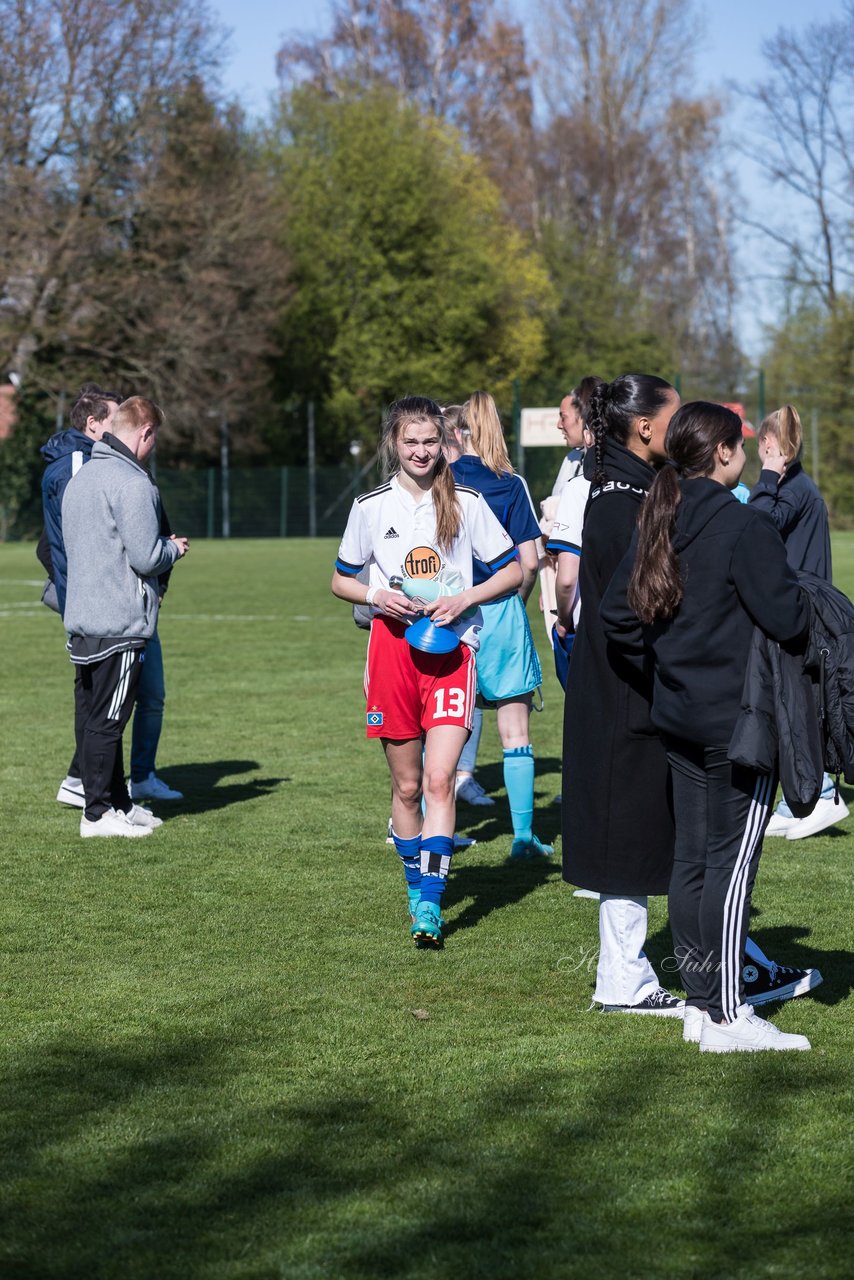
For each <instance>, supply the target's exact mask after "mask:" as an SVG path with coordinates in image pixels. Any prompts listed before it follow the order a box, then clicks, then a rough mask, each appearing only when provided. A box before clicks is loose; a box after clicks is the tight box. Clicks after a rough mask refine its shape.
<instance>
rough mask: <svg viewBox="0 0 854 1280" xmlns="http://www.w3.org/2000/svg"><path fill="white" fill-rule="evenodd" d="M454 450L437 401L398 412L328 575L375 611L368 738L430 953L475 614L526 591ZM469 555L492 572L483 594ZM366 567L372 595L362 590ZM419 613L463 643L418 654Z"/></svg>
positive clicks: (468, 707) (337, 589) (447, 850)
mask: <svg viewBox="0 0 854 1280" xmlns="http://www.w3.org/2000/svg"><path fill="white" fill-rule="evenodd" d="M447 443H448V438H447V427H446V425H445V421H444V419H443V417H442V411H441V409H440V408H439V406H438V405H437V404H436V403H435V402H434V401H433V400H430V399H428V398H426V397H424V396H407V397H405V398H404V399H402V400H398V401H396V402H395V403H394V404H393V405H391V406H390V408H389V409H388V412H387V413H386V417H385V421H384V424H383V433H382V440H381V444H380V453H381V455H382V458H383V462H384V465H385V470H386V473H387V474H389V473H392V472H394V474H392V475H391V479H390V480H389V481H387V483H385V484H383V485H380V486H379V488H377V489H374V490H373V491H372V492H371V493H366V494H362V495H361V497H359V498H357V499H356V501H355V502H354V503H353V507H352V509H351V511H350V517H349V519H348V521H347V528H346V530H345V531H344V537H343V538H342V540H341V545H340V548H339V551H338V558H337V560H336V563H335V572H334V574H333V576H332V591H333V593H334V594H335V595H336V596H339V597H340V598H341V599H342V600H347V601H349V602H350V603H351V604H368V605H369V606H370V607H371V608H372V610H373V615H374V616H373V619H372V622H371V637H370V641H369V644H368V659H367V666H366V670H365V694H366V697H367V717H366V721H367V735H368V737H369V738H379V739H380V741H381V742H382V745H383V750H384V752H385V756H386V761H387V763H388V767H389V772H390V774H391V783H392V809H391V816H392V827H393V836H394V843H395V847H396V848H397V851H398V854H399V855H400V858H401V860H402V862H403V868H404V874H405V876H406V884H407V893H408V896H409V907H410V914H411V916H412V929H411V933H412V937H413V938H414V940H415V942H416V945H418V946H433V947H438V946H441V942H442V923H443V922H442V919H441V913H440V904H441V899H442V892H443V890H444V887H445V883H446V881H447V876H448V870H449V868H450V862H451V853H452V851H453V832H454V817H455V812H454V778H455V771H456V766H457V761H458V760H459V756H460V752H461V751H462V748H463V746H464V745H465V742H466V739H467V738H468V735H469V732H470V730H471V716H472V710H473V707H474V694H475V687H476V669H475V657H474V653H475V650H476V649H477V644H478V633H479V631H480V621H481V620H480V611H479V609H478V608H477V606H479V605H480V604H482V603H484V602H486V601H488V600H493V599H495V598H496V597H498V596H501V595H506V594H507V593H508V592H511V591H515V590H516V589H517V588H518V587H519V585H520V584H521V581H522V571H521V569H520V568H519V564H518V561H517V559H516V550H515V547H514V545H513V541H512V539H511V538H510V537H509V536H508V534H507V533H506V532H505V531H504V529H503V528H502V527H501V525H500V524H499V523H498V521H497V520H496V519H495V516H494V515H493V514H492V512H491V511H490V510H489V507H488V506H487V504H486V502H485V501H484V500H483V498H482V497H481V495H480V494H479V493H476V492H475V491H474V490H473V489H469V488H466V487H464V486H461V485H455V484H454V478H453V476H452V474H451V471H450V468H449V466H448V462H447V458H446V456H445V451H444V450H445V446H446V444H447ZM473 556H477V558H478V559H479V560H482V561H484V563H486V564H487V565H488V566H489V567H490V568H491V569H493V570H494V573H493V576H492V577H491V578H489V579H488V580H487V581H485V582H483V583H481V584H479V585H478V586H476V587H474V586H472V557H473ZM365 566H368V567H369V582H368V585H367V586H365V584H364V582H359V581H358V580H357V576H358V575H359V573H360V572H361V571H362V569H364V568H365ZM398 577H399V578H410V579H416V580H419V579H420V580H422V581H423V582H424V583H425V584H426V583H428V582H430V583H434V582H436V581H438V582H445V583H448V584H451V583H453V584H454V585H455V586H461V588H462V589H461V590H458V591H457V592H456V593H455V594H452V595H443V596H440V597H439V598H438V599H437V600H434V601H433V602H432V603H427V604H421V603H419V604H416V603H414V602H413V601H412V600H410V599H409V598H408V597H407V596H406V595H405V594H404V593H403V592H402V591H399V590H393V589H392V588H391V587H390V585H389V580H390V579H391V578H398ZM425 590H426V587H425ZM472 610H474V616H472ZM422 613H423V614H428V615H430V616H431V617H432V619H433V621H434V622H435V623H437V624H438V625H440V626H449V627H450V628H451V629H452V630H453V631H454V632H455V633H456V635H457V636H458V638H459V639H460V641H461V643H460V644H459V645H458V646H457V647H456V648H454V649H453V650H452V651H451V652H450V653H424V652H422V651H421V650H419V649H417V648H414V647H413V646H412V645H410V644H409V643H408V642H407V640H406V629H407V625H408V624H409V623H411V622H412V621H413V619H415V618H417V617H418V616H419V615H420V614H422ZM464 615H468V616H464ZM422 747H423V756H422ZM422 789H423V794H424V817H423V825H422V816H421V793H422Z"/></svg>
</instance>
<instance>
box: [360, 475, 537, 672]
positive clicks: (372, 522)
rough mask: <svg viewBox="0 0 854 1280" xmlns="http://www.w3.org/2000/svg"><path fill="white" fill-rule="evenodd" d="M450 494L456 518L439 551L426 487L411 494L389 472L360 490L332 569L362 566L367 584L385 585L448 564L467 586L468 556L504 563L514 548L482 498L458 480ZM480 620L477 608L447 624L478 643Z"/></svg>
mask: <svg viewBox="0 0 854 1280" xmlns="http://www.w3.org/2000/svg"><path fill="white" fill-rule="evenodd" d="M456 494H457V503H458V504H459V508H460V512H461V513H462V520H461V522H460V530H459V533H458V534H457V536H456V538H455V539H454V543H453V545H452V546H451V548H450V550H449V551H443V550H442V549H441V548H440V547H439V545H438V542H437V539H436V513H435V510H434V507H433V495H432V492H428V493H425V494H422V495H421V496H420V498H418V499H416V498H415V497H414V495H412V494H411V493H409V492H408V491H407V490H406V489H404V488H403V486H402V485H401V484H400V482H399V480H398V478H397V476H392V478H391V479H390V480H389V481H387V482H386V483H385V484H381V485H380V486H379V487H378V488H376V489H372V490H371V492H370V493H363V494H361V496H360V497H358V498H356V500H355V502H354V503H353V506H352V507H351V509H350V516H349V519H348V520H347V528H346V529H345V530H344V536H343V538H342V539H341V545H340V547H339V548H338V557H337V559H336V561H335V567H336V569H337V570H338V572H339V573H343V574H345V575H346V576H347V577H353V578H355V577H357V576H358V575H359V574H361V573H362V570H363V569H364V568H365V567H367V568H368V569H369V575H370V586H372V587H383V588H385V589H386V590H388V586H389V579H390V578H393V577H401V578H415V579H419V578H420V579H422V580H433V579H435V578H437V577H438V576H439V575H440V574H443V576H447V571H448V570H452V571H455V572H456V574H458V575H459V578H460V579H461V581H462V584H463V587H470V586H471V585H472V556H477V558H478V560H482V561H483V563H484V564H486V565H488V567H489V568H490V569H491V570H492V571H493V572H495V570H497V569H501V568H502V567H503V566H504V565H505V564H509V563H510V561H511V560H512V559H513V558H514V556H515V554H516V548H515V546H514V544H513V540H512V538H511V537H510V535H509V534H508V533H507V532H506V530H505V529H503V528H502V526H501V525H500V524H499V522H498V520H497V519H496V518H495V516H494V515H493V514H492V512H491V511H490V509H489V506H488V505H487V502H486V500H485V498H484V497H483V496H482V495H481V494H480V493H478V492H477V490H476V489H470V488H468V487H467V486H466V485H460V484H458V485H457V486H456ZM443 571H444V572H443ZM362 580H363V581H364V578H362ZM376 612H378V611H376ZM481 625H482V618H481V614H480V610H478V611H477V615H476V616H475V617H474V618H460V619H458V620H457V621H456V622H455V623H452V624H451V626H452V629H453V631H454V632H455V634H456V635H458V636H459V638H460V639H461V640H462V641H463V642H464V643H465V644H467V645H469V646H470V647H471V648H472V649H477V647H478V634H479V632H480V628H481Z"/></svg>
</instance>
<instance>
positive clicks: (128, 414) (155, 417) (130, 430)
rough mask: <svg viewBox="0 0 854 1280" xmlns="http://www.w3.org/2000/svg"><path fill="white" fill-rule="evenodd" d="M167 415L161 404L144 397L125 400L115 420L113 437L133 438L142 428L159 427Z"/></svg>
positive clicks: (132, 397) (131, 397)
mask: <svg viewBox="0 0 854 1280" xmlns="http://www.w3.org/2000/svg"><path fill="white" fill-rule="evenodd" d="M164 417H165V414H164V412H163V410H162V409H161V408H160V405H159V404H155V403H154V401H153V400H146V399H145V397H144V396H130V398H129V399H127V400H123V401H122V403H121V404H120V405H119V407H118V409H117V410H116V416H115V417H114V418H113V435H116V436H132V435H134V434H135V433H136V432H137V431H139V430H140V429H141V428H142V427H155V428H157V427H159V426H160V425H161V424H162V422H163V419H164Z"/></svg>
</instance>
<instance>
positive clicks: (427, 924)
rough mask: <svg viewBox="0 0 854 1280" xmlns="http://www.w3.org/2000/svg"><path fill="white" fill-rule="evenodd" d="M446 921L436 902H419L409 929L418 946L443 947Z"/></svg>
mask: <svg viewBox="0 0 854 1280" xmlns="http://www.w3.org/2000/svg"><path fill="white" fill-rule="evenodd" d="M444 923H445V921H444V920H443V919H442V917H441V915H440V914H439V908H438V906H437V905H436V903H435V902H419V903H418V907H417V909H416V912H415V916H414V918H413V921H412V928H411V929H410V930H409V932H410V933H411V935H412V937H413V939H414V940H415V945H416V947H441V945H442V926H443V924H444Z"/></svg>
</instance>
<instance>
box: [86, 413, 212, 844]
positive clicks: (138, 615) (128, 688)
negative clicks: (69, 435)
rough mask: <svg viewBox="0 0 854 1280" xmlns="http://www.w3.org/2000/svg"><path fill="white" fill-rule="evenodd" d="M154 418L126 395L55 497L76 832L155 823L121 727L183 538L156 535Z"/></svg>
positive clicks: (137, 828)
mask: <svg viewBox="0 0 854 1280" xmlns="http://www.w3.org/2000/svg"><path fill="white" fill-rule="evenodd" d="M162 421H163V413H162V411H161V409H160V408H159V407H158V406H157V405H156V404H155V403H154V402H153V401H152V400H146V399H144V398H143V397H141V396H132V397H131V398H130V399H129V400H125V401H124V403H123V404H122V405H121V406H120V408H119V409H118V410H117V412H116V414H115V417H114V418H113V422H112V429H111V431H110V432H108V433H106V434H105V435H104V436H103V438H102V439H101V440H100V441H98V442H97V443H96V444H95V445H94V447H93V449H92V457H91V462H90V464H89V465H88V466H85V467H82V468H81V469H80V470H79V471H78V473H77V475H76V476H74V478H73V479H72V480H71V481H70V482H69V484H68V486H67V488H66V490H65V495H64V497H63V500H62V529H63V538H64V541H65V550H66V555H67V559H68V570H67V587H66V601H65V612H64V614H63V621H64V623H65V629H66V631H67V632H68V633H69V642H68V649H69V653H70V655H71V661H72V662H73V663H74V665H75V667H76V680H77V685H78V688H77V695H78V696H77V699H76V702H77V724H76V726H75V727H76V733H77V742H78V750H79V761H80V771H81V776H82V779H83V789H84V792H85V796H86V807H85V809H84V812H83V817H82V818H81V820H80V834H81V836H101V835H104V836H144V835H150V833H151V831H152V830H153V829H154V827H155V826H160V819H158V818H155V817H154V816H153V815H152V814H151V813H150V812H149V811H148V810H146V809H142V808H140V807H139V806H138V805H134V804H133V803H132V801H131V799H130V796H129V794H128V789H127V785H126V783H125V778H124V762H123V758H122V734H123V732H124V729H125V726H126V724H127V722H128V720H129V719H130V714H131V711H132V709H133V702H134V696H135V693H136V686H137V682H138V680H139V672H140V665H141V663H142V662H143V661H144V659H145V644H146V641H147V640H148V639H150V638H151V636H152V635H153V634H154V629H155V627H156V625H157V611H158V608H159V592H158V583H157V578H158V575H159V574H162V573H165V572H166V571H167V570H168V569H170V568H171V567H172V565H173V564H174V563H175V561H176V560H178V559H180V558H181V556H183V555H185V554H186V551H187V547H188V542H187V539H186V538H178V537H176V536H175V535H174V534H173V535H172V537H169V538H165V537H162V536H161V534H160V495H159V494H158V492H157V489H156V487H155V485H154V482H153V481H152V479H151V477H150V476H149V474H148V472H147V471H146V469H145V466H144V464H145V462H146V460H147V459H148V458H149V456H150V455H151V453H152V452H153V450H154V447H155V445H156V443H157V432H158V430H159V428H160V424H161V422H162Z"/></svg>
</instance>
